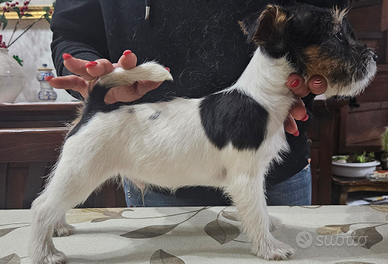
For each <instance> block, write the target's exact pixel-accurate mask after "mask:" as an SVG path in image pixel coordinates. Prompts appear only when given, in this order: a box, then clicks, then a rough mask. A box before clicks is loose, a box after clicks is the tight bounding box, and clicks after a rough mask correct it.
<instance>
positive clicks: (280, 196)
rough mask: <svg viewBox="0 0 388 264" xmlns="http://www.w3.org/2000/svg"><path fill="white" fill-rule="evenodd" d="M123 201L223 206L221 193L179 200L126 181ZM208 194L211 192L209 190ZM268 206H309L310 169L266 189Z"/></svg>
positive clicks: (149, 203)
mask: <svg viewBox="0 0 388 264" xmlns="http://www.w3.org/2000/svg"><path fill="white" fill-rule="evenodd" d="M124 190H125V199H126V203H127V206H128V207H138V206H146V207H162V206H217V205H225V199H223V197H222V193H221V192H220V193H219V194H217V193H216V194H214V195H213V197H214V199H210V200H209V199H208V197H207V199H206V200H201V198H200V197H198V199H189V198H180V197H176V196H174V195H169V194H167V193H163V192H156V191H153V190H152V189H147V190H146V191H145V193H144V204H143V197H142V193H141V191H140V189H139V188H137V187H136V186H135V185H133V184H131V183H130V182H129V180H128V179H126V180H125V181H124ZM209 191H210V192H213V190H212V189H211V188H209ZM266 196H267V204H268V205H311V169H310V166H307V167H306V168H304V169H303V170H301V171H300V172H299V173H297V174H295V175H294V176H292V177H291V178H289V179H288V180H286V181H284V182H281V183H279V184H276V185H274V186H270V187H267V190H266Z"/></svg>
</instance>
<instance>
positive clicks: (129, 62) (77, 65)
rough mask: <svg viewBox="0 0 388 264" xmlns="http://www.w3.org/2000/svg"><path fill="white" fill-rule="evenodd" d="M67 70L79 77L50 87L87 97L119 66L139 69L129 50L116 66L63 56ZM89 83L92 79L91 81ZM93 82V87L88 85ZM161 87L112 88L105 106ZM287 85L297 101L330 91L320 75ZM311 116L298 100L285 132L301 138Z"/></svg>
mask: <svg viewBox="0 0 388 264" xmlns="http://www.w3.org/2000/svg"><path fill="white" fill-rule="evenodd" d="M63 58H64V65H65V67H66V68H67V69H68V70H69V71H71V72H73V73H74V74H77V75H78V76H76V75H68V76H61V77H56V78H52V77H48V78H47V81H48V82H49V83H50V85H51V86H53V87H55V88H58V89H72V90H74V91H77V92H79V93H80V94H81V95H82V96H83V97H84V98H87V97H88V94H89V89H91V88H92V87H93V86H94V84H95V82H96V81H97V78H96V77H98V76H103V75H105V74H107V73H109V72H111V71H113V70H114V69H115V68H117V67H122V68H124V69H132V68H134V67H136V64H137V57H136V55H135V54H134V53H132V52H131V51H129V50H126V51H124V53H123V55H122V56H121V57H120V59H119V61H118V62H117V63H111V62H110V61H108V60H107V59H99V60H96V61H92V62H89V61H85V60H81V59H76V58H74V57H72V56H71V55H69V54H64V55H63ZM90 80H93V81H91V82H90ZM89 82H90V84H89ZM160 85H161V82H151V81H139V82H138V83H136V84H134V85H131V86H120V87H115V88H113V89H111V90H110V91H109V92H108V93H107V95H106V96H105V103H107V104H112V103H115V102H118V101H121V102H131V101H135V100H137V99H139V98H141V97H142V96H143V95H145V94H146V93H147V92H149V91H151V90H154V89H156V88H157V87H159V86H160ZM286 86H287V87H288V88H289V89H290V90H292V91H293V93H294V94H295V95H296V96H297V97H298V98H303V97H305V96H307V95H308V94H309V93H310V92H311V93H314V94H322V93H324V92H325V91H326V89H327V83H326V80H325V79H324V78H323V77H321V76H314V77H312V78H310V79H309V80H308V82H307V85H306V83H305V81H304V79H303V77H302V76H300V75H299V74H296V73H295V74H291V75H290V76H289V78H288V80H287V82H286ZM307 119H308V115H307V113H306V108H305V106H304V103H303V101H302V100H300V99H299V100H298V101H297V103H296V104H295V105H294V106H293V108H292V109H291V111H290V114H289V116H288V118H287V120H286V122H285V125H284V127H285V130H286V131H287V132H288V133H290V134H292V135H294V136H298V135H299V131H298V127H297V124H296V122H295V120H302V121H306V120H307Z"/></svg>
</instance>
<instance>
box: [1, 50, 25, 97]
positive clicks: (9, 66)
mask: <svg viewBox="0 0 388 264" xmlns="http://www.w3.org/2000/svg"><path fill="white" fill-rule="evenodd" d="M24 85H25V75H24V70H23V68H22V66H20V65H19V63H18V62H17V61H16V60H15V59H14V58H12V57H11V56H10V55H9V54H8V50H7V49H5V48H0V103H13V102H14V101H15V99H16V97H18V95H19V94H20V92H21V91H22V90H23V88H24Z"/></svg>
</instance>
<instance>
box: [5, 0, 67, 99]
mask: <svg viewBox="0 0 388 264" xmlns="http://www.w3.org/2000/svg"><path fill="white" fill-rule="evenodd" d="M52 2H53V0H32V1H31V5H51V3H52ZM33 21H34V20H22V23H21V24H20V26H19V30H18V31H17V32H16V33H15V35H16V36H17V35H19V34H20V33H21V32H22V30H21V29H22V28H24V27H26V26H28V25H30V24H31V23H32V22H33ZM15 23H16V21H15V20H9V22H8V26H7V28H6V29H5V30H4V31H2V32H1V33H0V34H2V35H3V39H5V41H6V43H7V40H8V39H9V38H10V36H11V34H12V31H13V28H14V26H15ZM13 39H15V37H14V38H13ZM51 39H52V33H51V30H50V25H49V23H48V22H47V21H46V20H41V21H39V22H38V23H37V24H35V25H34V26H33V27H32V28H31V29H30V30H29V31H27V33H25V34H24V35H23V36H22V37H21V38H20V39H18V41H17V42H15V43H14V44H13V45H12V46H11V47H10V48H9V55H10V56H12V55H18V56H19V58H20V59H22V60H23V69H24V72H25V75H26V85H25V87H24V89H23V91H22V92H21V93H20V95H19V96H18V98H17V99H16V101H15V102H39V99H38V92H39V90H40V85H39V82H38V81H37V80H36V74H37V73H38V71H37V69H38V68H42V64H44V63H46V64H47V65H48V68H53V63H52V59H51V50H50V43H51ZM53 72H54V74H55V75H56V72H55V70H53ZM55 91H56V92H57V94H58V99H57V101H58V102H70V101H72V100H74V98H72V97H71V96H70V95H69V94H68V93H67V92H66V91H63V90H59V89H55Z"/></svg>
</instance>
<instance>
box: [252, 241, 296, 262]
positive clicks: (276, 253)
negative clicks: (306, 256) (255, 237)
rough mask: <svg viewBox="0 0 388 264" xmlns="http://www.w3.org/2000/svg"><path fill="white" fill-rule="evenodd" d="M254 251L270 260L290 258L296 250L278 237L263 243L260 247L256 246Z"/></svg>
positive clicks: (260, 256)
mask: <svg viewBox="0 0 388 264" xmlns="http://www.w3.org/2000/svg"><path fill="white" fill-rule="evenodd" d="M252 251H253V253H254V254H255V255H256V256H258V257H259V258H263V259H268V260H284V259H288V258H290V257H291V255H292V254H293V253H294V252H295V250H294V249H293V248H292V247H290V246H289V245H287V244H285V243H283V242H281V241H279V240H276V239H272V240H271V242H268V241H267V242H265V243H262V244H261V246H260V247H259V248H258V249H257V248H256V247H254V248H253V249H252Z"/></svg>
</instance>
